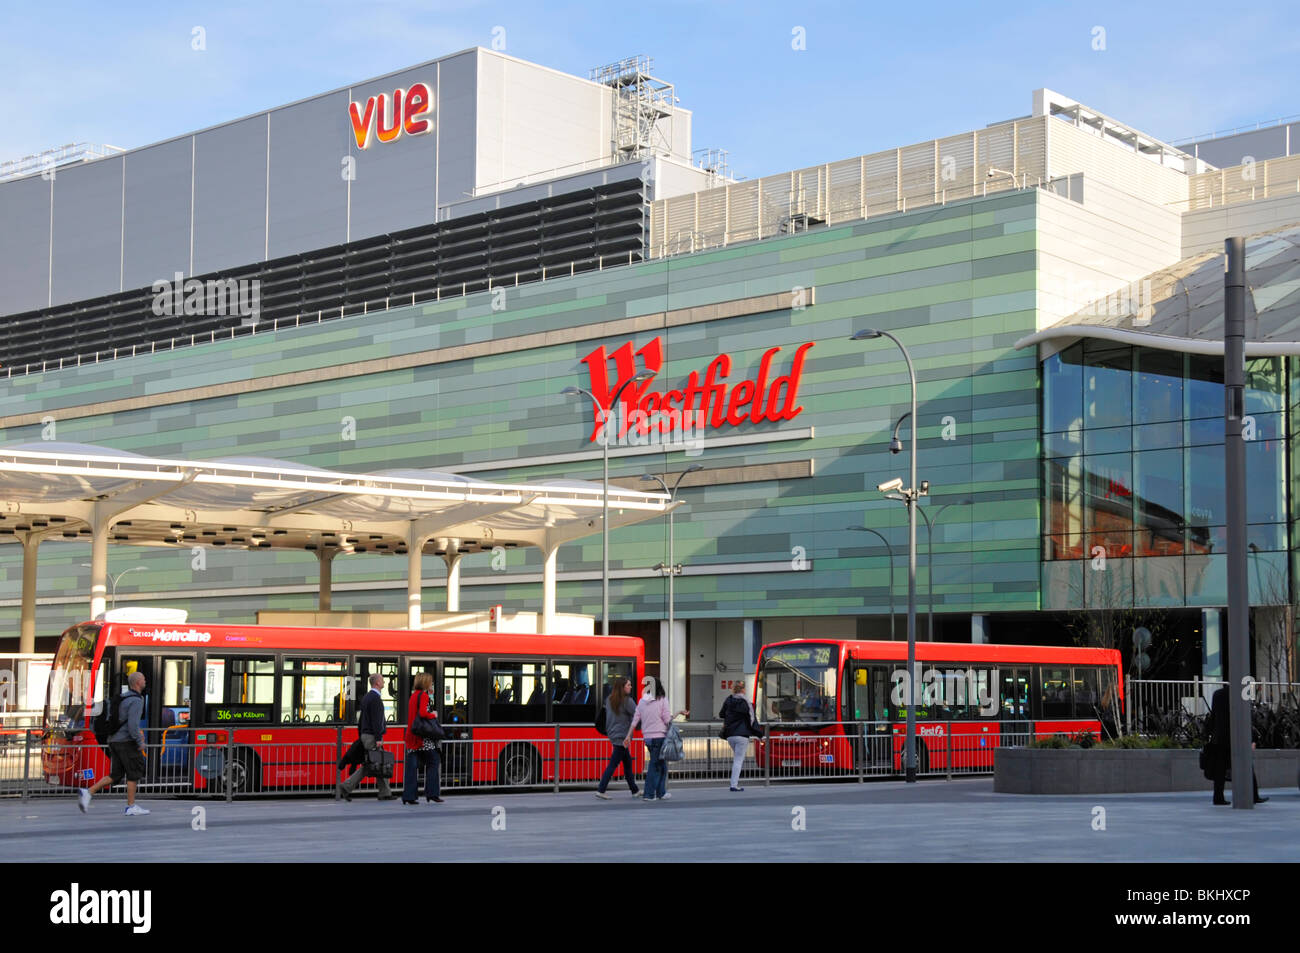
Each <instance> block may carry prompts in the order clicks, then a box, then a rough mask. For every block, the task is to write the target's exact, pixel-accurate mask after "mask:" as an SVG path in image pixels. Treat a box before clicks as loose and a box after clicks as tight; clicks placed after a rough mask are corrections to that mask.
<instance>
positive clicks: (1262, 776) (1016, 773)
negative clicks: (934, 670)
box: [993, 748, 1300, 794]
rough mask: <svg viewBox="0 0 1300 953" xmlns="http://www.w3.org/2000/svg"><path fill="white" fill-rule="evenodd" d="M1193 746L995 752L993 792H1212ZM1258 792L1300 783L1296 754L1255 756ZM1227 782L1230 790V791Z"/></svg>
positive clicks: (1299, 755)
mask: <svg viewBox="0 0 1300 953" xmlns="http://www.w3.org/2000/svg"><path fill="white" fill-rule="evenodd" d="M1200 754H1201V753H1200V752H1199V751H1197V750H1195V749H1191V748H1150V749H1144V750H1139V749H1133V750H1130V749H1123V748H1117V749H1101V748H1088V749H1075V748H998V749H997V751H996V752H994V756H993V790H994V791H997V792H1000V793H1003V794H1133V793H1140V792H1152V791H1205V792H1206V793H1207V794H1208V793H1209V792H1211V791H1213V790H1214V784H1213V782H1211V781H1207V780H1206V779H1205V776H1204V775H1203V774H1202V773H1201V768H1200V763H1199V762H1200ZM1255 776H1256V777H1257V778H1258V779H1259V786H1260V787H1261V788H1281V787H1286V788H1289V787H1291V786H1292V785H1294V784H1300V751H1297V750H1285V751H1277V750H1267V751H1256V752H1255ZM1231 786H1232V785H1231V782H1229V787H1231Z"/></svg>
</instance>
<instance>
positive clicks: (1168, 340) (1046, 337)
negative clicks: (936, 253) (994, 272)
mask: <svg viewBox="0 0 1300 953" xmlns="http://www.w3.org/2000/svg"><path fill="white" fill-rule="evenodd" d="M1056 338H1071V339H1072V338H1098V339H1100V340H1103V341H1117V342H1118V343H1120V344H1132V345H1135V346H1137V347H1153V348H1157V349H1160V350H1165V351H1183V352H1186V353H1188V354H1206V355H1209V356H1211V357H1222V356H1223V342H1222V341H1215V340H1210V339H1206V338H1182V337H1174V336H1173V335H1172V334H1148V333H1143V332H1141V331H1127V330H1125V329H1123V328H1109V327H1101V326H1098V325H1091V324H1066V325H1054V326H1053V327H1050V328H1044V329H1043V330H1042V331H1035V332H1034V333H1033V334H1030V335H1028V336H1027V337H1023V338H1021V339H1020V340H1019V341H1017V342H1016V343H1015V347H1016V348H1017V349H1019V348H1026V347H1029V346H1030V345H1031V344H1040V343H1043V342H1045V341H1050V340H1053V339H1056ZM1280 355H1287V356H1297V355H1300V342H1297V341H1278V342H1276V343H1266V342H1261V341H1247V342H1246V356H1247V357H1277V356H1280Z"/></svg>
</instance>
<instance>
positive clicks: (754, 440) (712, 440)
mask: <svg viewBox="0 0 1300 953" xmlns="http://www.w3.org/2000/svg"><path fill="white" fill-rule="evenodd" d="M813 431H814V428H812V427H804V428H802V429H799V430H780V431H777V432H775V433H756V434H745V435H744V436H739V437H700V438H699V439H698V440H694V439H693V440H682V441H674V442H669V443H653V444H648V445H646V446H643V447H642V446H636V445H632V446H626V447H625V446H619V445H616V444H610V448H609V459H610V460H611V461H612V460H617V459H619V458H620V457H640V456H647V455H649V454H652V453H685V454H687V455H688V456H689V455H692V454H699V453H702V452H703V451H705V450H708V449H710V448H712V447H740V446H748V445H752V444H761V443H780V442H782V441H785V440H811V439H812V438H813V436H814V432H813ZM603 455H604V451H602V450H581V451H579V452H577V453H555V454H550V455H549V456H544V457H517V458H515V459H514V460H495V461H486V462H480V463H466V464H462V465H461V466H455V467H439V468H438V469H439V472H442V473H477V472H480V471H483V470H518V469H522V468H523V467H544V466H550V465H553V464H557V463H578V462H585V461H587V460H599V459H600V458H601V457H602V456H603ZM505 485H507V486H513V484H505ZM538 485H539V486H544V484H538ZM612 498H613V494H612V491H611V499H612Z"/></svg>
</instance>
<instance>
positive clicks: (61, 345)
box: [0, 179, 694, 373]
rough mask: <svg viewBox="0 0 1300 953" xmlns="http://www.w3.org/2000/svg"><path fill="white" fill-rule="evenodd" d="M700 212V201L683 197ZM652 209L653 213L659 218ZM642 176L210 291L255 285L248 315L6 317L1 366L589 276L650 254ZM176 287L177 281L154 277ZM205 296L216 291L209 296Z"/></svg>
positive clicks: (51, 311) (108, 299) (141, 295)
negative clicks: (255, 302)
mask: <svg viewBox="0 0 1300 953" xmlns="http://www.w3.org/2000/svg"><path fill="white" fill-rule="evenodd" d="M686 201H687V202H688V203H691V204H692V205H693V203H694V199H693V198H692V197H691V196H687V197H686ZM652 214H654V213H653V212H652ZM644 232H645V199H644V191H643V188H642V184H641V182H640V180H639V179H629V180H627V181H624V182H616V183H611V184H608V185H602V186H599V187H596V188H591V189H584V190H581V191H579V192H572V193H567V194H563V195H556V196H550V197H547V198H545V199H540V200H537V201H534V202H528V203H524V204H521V205H516V206H509V207H507V208H502V209H496V210H493V211H491V212H483V213H479V214H477V215H471V216H466V217H464V218H457V219H452V220H450V221H447V222H440V223H435V224H431V225H424V226H421V227H419V228H413V229H408V230H406V231H401V232H394V233H392V234H389V235H382V236H379V237H377V238H371V239H365V240H363V241H356V242H351V243H349V244H346V245H339V246H336V247H333V248H324V249H319V250H316V251H312V252H304V253H302V254H299V255H293V256H289V257H286V258H279V259H275V260H273V261H267V262H261V263H257V264H251V265H247V266H244V267H240V268H237V269H232V270H230V271H226V272H222V273H221V274H220V275H219V276H218V275H215V274H211V275H194V276H184V277H185V278H186V279H189V278H194V279H197V280H198V281H200V282H203V283H204V284H205V285H208V284H213V285H221V284H226V283H230V282H235V283H238V282H241V281H243V282H246V283H251V282H258V284H259V304H258V308H257V313H256V314H255V315H254V316H253V320H251V321H250V320H249V316H248V315H247V314H241V313H238V312H236V311H235V310H234V309H230V308H227V309H222V310H224V311H225V312H226V313H219V314H202V313H199V314H182V313H164V314H161V315H160V314H155V311H154V303H155V293H154V290H153V289H152V287H149V288H139V289H136V290H134V291H128V292H124V293H120V294H115V295H109V296H105V297H102V298H97V299H94V300H90V301H82V302H78V303H76V304H69V305H60V306H57V307H54V308H43V309H41V310H38V311H29V312H25V313H22V314H15V315H11V316H8V317H6V318H5V320H4V330H3V334H0V365H2V366H4V367H5V368H8V369H9V370H10V373H13V372H15V371H17V372H22V371H23V370H24V368H34V369H35V370H38V371H39V370H41V369H42V367H43V365H45V364H49V363H56V364H57V362H60V361H64V362H75V361H78V360H88V361H92V362H93V361H95V360H97V359H110V358H112V357H114V356H116V355H117V354H119V353H123V352H125V353H128V354H129V353H133V350H132V349H133V348H134V349H140V350H143V351H148V350H150V349H151V348H152V347H155V346H156V347H158V348H160V349H166V348H168V347H173V346H176V345H177V344H179V343H184V344H189V343H191V341H192V340H197V339H202V340H207V339H209V336H210V335H218V334H219V336H221V337H228V336H231V335H233V334H248V333H253V330H254V327H255V326H256V325H257V324H262V325H269V326H272V327H274V326H275V325H276V322H277V321H278V322H283V321H284V320H285V319H289V320H290V322H292V320H293V319H294V318H295V317H299V316H300V317H302V318H303V319H307V318H310V319H311V320H318V319H324V318H336V317H341V316H343V315H346V314H360V313H363V312H364V311H366V310H369V309H374V310H381V309H384V308H387V307H389V306H390V305H392V306H399V305H403V304H417V303H419V302H421V301H430V300H436V299H438V298H442V297H448V296H453V295H461V294H468V293H472V292H476V291H483V290H486V289H487V288H488V287H489V284H492V285H503V284H518V283H520V282H526V281H537V280H540V279H542V278H545V277H556V276H558V275H561V274H569V273H577V272H583V271H594V270H596V269H598V268H601V267H605V266H609V265H615V264H628V263H630V262H633V261H640V260H642V258H643V257H644V243H645V235H644ZM157 278H158V279H159V280H162V281H167V282H171V281H173V278H174V276H172V275H158V276H157ZM209 298H211V296H210V295H209Z"/></svg>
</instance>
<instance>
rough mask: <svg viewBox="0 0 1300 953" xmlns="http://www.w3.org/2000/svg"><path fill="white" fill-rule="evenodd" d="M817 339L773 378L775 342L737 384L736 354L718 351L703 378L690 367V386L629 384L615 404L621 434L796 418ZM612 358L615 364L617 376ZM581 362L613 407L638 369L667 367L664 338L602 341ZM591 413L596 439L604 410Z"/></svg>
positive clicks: (602, 401) (602, 399)
mask: <svg viewBox="0 0 1300 953" xmlns="http://www.w3.org/2000/svg"><path fill="white" fill-rule="evenodd" d="M813 343H814V342H812V341H809V342H808V343H806V344H801V345H800V346H799V347H798V349H797V350H796V351H795V352H794V358H793V359H792V360H791V362H790V371H789V373H788V374H782V375H779V376H776V377H771V374H772V371H773V362H774V361H775V360H776V356H777V354H778V353H779V352H780V351H781V348H779V347H772V348H768V349H767V351H765V352H764V353H763V356H762V358H760V359H759V363H758V375H757V377H756V378H755V379H753V380H742V381H737V382H734V383H733V382H730V381H727V380H725V379H724V378H726V377H727V375H728V374H730V373H731V356H730V355H729V354H719V355H718V356H717V357H715V358H714V359H713V360H712V361H710V362H709V365H708V367H706V368H705V370H704V373H703V376H702V377H701V374H700V372H699V371H698V370H696V371H691V373H690V374H689V375H688V376H687V378H686V386H685V387H684V388H682V389H681V390H669V391H666V392H661V391H654V390H651V389H650V384H651V383H652V382H651V381H649V380H647V381H645V382H643V383H640V384H637V383H632V384H628V385H627V387H626V389H625V390H624V391H623V396H622V399H621V400H620V406H619V407H618V408H612V410H613V412H614V414H615V416H616V417H621V418H622V419H621V423H620V427H619V436H620V437H622V436H625V435H626V434H627V432H628V430H629V429H631V428H632V427H633V426H635V427H636V428H637V432H638V433H639V434H642V435H644V434H647V433H649V432H650V431H651V430H652V429H654V430H655V431H656V432H658V433H661V434H662V433H669V432H670V431H674V430H679V429H683V430H689V429H700V428H709V429H720V428H722V427H739V426H741V425H742V424H746V423H754V424H757V423H762V422H763V421H769V422H772V423H776V422H778V421H782V420H793V419H794V418H795V417H797V416H799V414H800V413H801V412H802V411H803V407H801V406H800V405H799V403H798V397H799V381H800V378H801V377H802V375H803V365H804V360H805V358H806V357H807V354H808V350H809V348H811V347H812V346H813ZM637 358H640V364H641V365H642V366H643V368H644V371H638V369H637V364H638V361H637ZM611 361H612V362H613V364H614V374H613V379H612V380H611V378H610V368H609V364H610V362H611ZM581 363H583V364H586V365H587V371H588V374H589V376H590V379H591V393H592V396H593V397H595V399H596V402H597V403H598V404H599V405H600V406H601V407H603V408H607V409H609V405H610V401H611V399H612V398H613V395H614V394H617V393H618V391H619V388H620V387H623V385H624V384H625V383H626V382H627V381H629V380H631V379H632V378H634V377H635V376H636V375H637V374H638V373H648V374H650V375H652V376H653V375H655V374H657V373H659V371H660V370H661V369H662V368H663V364H664V343H663V338H662V337H656V338H654V339H653V340H651V341H650V342H649V343H647V344H645V345H643V346H642V347H640V348H637V349H636V350H633V347H632V342H631V341H629V342H627V343H626V344H624V345H622V346H620V347H618V348H616V349H615V350H614V351H612V352H610V353H606V351H605V348H604V346H603V345H602V346H600V347H598V348H596V349H595V350H594V351H592V352H591V353H590V354H588V355H587V356H586V357H584V358H582V361H581ZM592 413H593V414H594V415H595V420H596V425H595V429H593V430H592V434H591V439H592V441H595V440H597V439H598V438H599V435H600V425H601V413H600V411H598V410H596V409H595V408H593V410H592Z"/></svg>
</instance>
